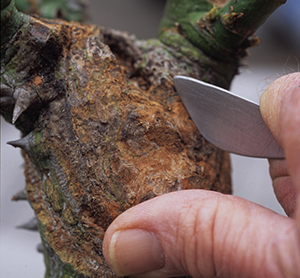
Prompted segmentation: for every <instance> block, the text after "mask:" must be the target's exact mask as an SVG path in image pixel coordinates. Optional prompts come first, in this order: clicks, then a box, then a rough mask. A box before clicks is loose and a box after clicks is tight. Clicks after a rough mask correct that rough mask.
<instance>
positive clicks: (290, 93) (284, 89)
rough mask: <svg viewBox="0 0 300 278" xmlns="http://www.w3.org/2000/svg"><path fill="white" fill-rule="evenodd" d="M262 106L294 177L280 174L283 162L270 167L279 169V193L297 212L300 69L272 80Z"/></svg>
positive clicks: (299, 163) (299, 152) (285, 205)
mask: <svg viewBox="0 0 300 278" xmlns="http://www.w3.org/2000/svg"><path fill="white" fill-rule="evenodd" d="M260 109H261V113H262V117H263V118H264V120H265V122H266V124H267V125H268V127H269V128H270V130H271V132H272V133H273V135H274V137H275V138H276V140H277V141H278V142H279V143H280V144H281V146H282V147H283V149H284V151H285V157H286V160H287V166H288V167H287V168H288V172H289V174H290V175H291V180H290V179H288V178H286V177H282V178H280V177H279V174H280V171H281V170H282V169H281V168H282V167H281V166H280V165H279V164H277V165H276V167H275V166H274V165H273V166H272V165H270V166H271V168H270V170H272V171H273V175H275V173H276V171H279V172H278V174H277V178H276V179H275V182H274V183H273V186H274V190H275V194H276V196H277V198H278V200H281V201H280V202H281V203H282V204H283V206H284V209H285V210H286V211H287V212H288V213H290V214H293V213H294V211H295V206H296V198H299V196H298V197H297V196H295V195H296V192H297V190H295V187H296V188H298V191H299V190H300V73H299V72H298V73H293V74H289V75H285V76H283V77H281V78H279V79H277V80H276V81H274V82H273V83H271V85H270V86H269V87H268V88H267V89H266V90H265V92H264V93H263V95H262V96H261V98H260ZM273 164H274V162H273ZM272 168H273V169H272ZM281 172H282V171H281ZM286 172H287V171H286ZM281 174H282V173H281ZM278 194H279V195H278ZM293 206H294V207H293ZM298 207H299V213H298V215H299V218H300V206H298ZM298 222H299V221H298ZM299 225H300V224H299ZM299 233H300V226H299Z"/></svg>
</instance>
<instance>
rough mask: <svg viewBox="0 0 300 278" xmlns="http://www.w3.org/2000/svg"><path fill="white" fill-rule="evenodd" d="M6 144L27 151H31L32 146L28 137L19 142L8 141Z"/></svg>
mask: <svg viewBox="0 0 300 278" xmlns="http://www.w3.org/2000/svg"><path fill="white" fill-rule="evenodd" d="M6 144H8V145H11V146H13V147H15V148H21V149H23V150H25V151H29V150H30V146H29V140H28V138H27V136H26V137H23V138H21V139H19V140H15V141H8V142H7V143H6Z"/></svg>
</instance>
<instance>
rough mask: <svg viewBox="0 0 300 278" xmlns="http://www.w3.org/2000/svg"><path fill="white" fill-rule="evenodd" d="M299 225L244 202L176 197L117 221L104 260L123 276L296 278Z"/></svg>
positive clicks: (194, 194) (208, 195) (203, 195)
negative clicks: (296, 229)
mask: <svg viewBox="0 0 300 278" xmlns="http://www.w3.org/2000/svg"><path fill="white" fill-rule="evenodd" d="M297 247H299V244H298V241H297V235H296V232H295V221H294V220H292V219H289V218H286V217H284V216H280V215H278V214H276V213H274V212H272V211H270V210H267V209H265V208H263V207H261V206H258V205H255V204H253V203H251V202H249V201H246V200H243V199H241V198H238V197H235V196H230V195H222V194H219V193H217V192H211V191H205V190H186V191H179V192H174V193H170V194H166V195H162V196H160V197H157V198H154V199H152V200H149V201H147V202H144V203H142V204H140V205H138V206H136V207H133V208H131V209H129V210H128V211H126V212H125V213H123V214H122V215H120V216H119V217H118V218H117V219H116V220H115V221H114V222H113V223H112V225H111V226H110V227H109V228H108V230H107V232H106V235H105V238H104V243H103V252H104V256H105V258H106V260H107V262H108V263H109V265H110V267H111V268H112V269H113V270H114V271H115V272H116V274H118V275H120V276H125V275H134V274H139V275H137V276H139V277H172V276H183V275H190V276H192V277H240V278H242V277H274V278H277V277H297V275H298V274H299V273H300V266H299V260H300V255H299V248H297Z"/></svg>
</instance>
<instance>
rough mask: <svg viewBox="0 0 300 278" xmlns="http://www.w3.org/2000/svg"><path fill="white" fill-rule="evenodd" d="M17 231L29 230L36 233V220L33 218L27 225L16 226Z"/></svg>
mask: <svg viewBox="0 0 300 278" xmlns="http://www.w3.org/2000/svg"><path fill="white" fill-rule="evenodd" d="M17 229H24V230H29V231H38V230H39V228H38V221H37V218H36V217H34V218H32V219H31V220H30V221H28V222H27V223H24V224H22V225H19V226H17Z"/></svg>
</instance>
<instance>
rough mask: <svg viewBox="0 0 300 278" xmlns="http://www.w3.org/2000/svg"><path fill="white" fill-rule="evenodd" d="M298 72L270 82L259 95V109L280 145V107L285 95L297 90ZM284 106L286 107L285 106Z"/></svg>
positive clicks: (299, 75)
mask: <svg viewBox="0 0 300 278" xmlns="http://www.w3.org/2000/svg"><path fill="white" fill-rule="evenodd" d="M299 80H300V73H299V72H297V73H292V74H288V75H284V76H282V77H280V78H278V79H277V80H275V81H274V82H272V83H271V84H270V85H269V86H268V87H267V89H266V90H265V91H264V93H263V94H262V95H261V97H260V103H259V106H260V111H261V114H262V117H263V119H264V121H265V122H266V124H267V126H268V127H269V129H270V130H271V132H272V133H273V135H274V137H275V139H276V140H277V141H278V142H279V143H280V144H281V145H282V138H281V135H282V133H281V125H280V121H281V112H280V111H281V109H282V104H283V102H284V101H286V99H285V97H287V96H288V95H291V94H292V92H293V93H294V92H296V91H297V90H299ZM285 108H286V107H285Z"/></svg>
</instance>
